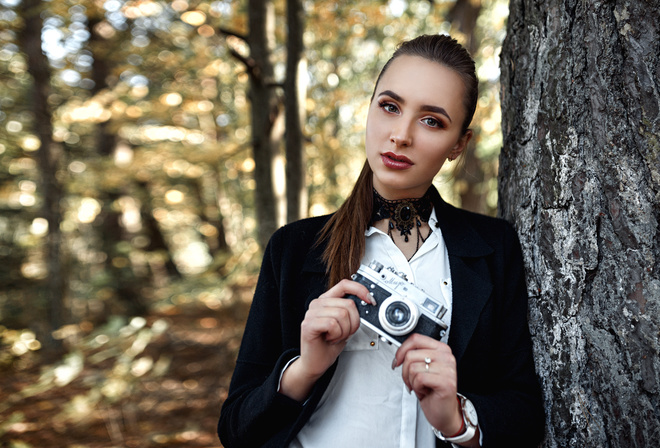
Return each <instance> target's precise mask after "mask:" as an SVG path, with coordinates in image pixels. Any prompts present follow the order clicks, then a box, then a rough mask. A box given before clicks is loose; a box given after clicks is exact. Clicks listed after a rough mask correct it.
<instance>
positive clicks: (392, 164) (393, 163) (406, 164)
mask: <svg viewBox="0 0 660 448" xmlns="http://www.w3.org/2000/svg"><path fill="white" fill-rule="evenodd" d="M380 157H381V159H382V161H383V164H384V165H385V166H386V167H388V168H391V169H395V170H403V169H406V168H410V167H411V166H413V165H414V164H413V162H412V160H410V159H409V158H408V157H406V156H404V155H401V154H394V153H393V152H386V153H384V154H381V156H380Z"/></svg>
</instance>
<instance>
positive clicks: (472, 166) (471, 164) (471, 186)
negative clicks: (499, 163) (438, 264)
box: [447, 0, 486, 213]
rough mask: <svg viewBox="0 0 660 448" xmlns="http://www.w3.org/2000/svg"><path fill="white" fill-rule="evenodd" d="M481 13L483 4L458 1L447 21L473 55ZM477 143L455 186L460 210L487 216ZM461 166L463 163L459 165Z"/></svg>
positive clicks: (467, 153) (467, 155)
mask: <svg viewBox="0 0 660 448" xmlns="http://www.w3.org/2000/svg"><path fill="white" fill-rule="evenodd" d="M480 12H481V0H456V3H454V6H452V8H451V10H450V11H449V13H447V20H449V21H450V22H451V23H452V25H453V26H455V27H456V28H458V31H460V32H461V33H463V35H464V36H465V47H466V48H467V50H468V51H469V52H470V54H471V55H473V57H474V55H476V53H477V51H478V50H479V41H478V40H477V38H476V37H475V33H474V31H475V29H476V28H477V19H478V18H479V13H480ZM475 143H476V139H473V141H472V142H471V143H470V148H468V149H469V150H468V151H465V152H464V153H463V156H462V157H463V159H464V164H463V166H462V169H459V170H458V171H457V173H456V176H455V177H456V184H457V185H459V186H460V188H459V192H460V196H461V208H464V209H466V210H470V211H473V212H479V213H484V211H485V210H486V189H484V188H482V184H483V182H484V178H485V174H484V170H483V168H482V167H481V161H480V160H479V158H478V157H477V155H476V153H475V151H474V147H475ZM459 163H460V162H459Z"/></svg>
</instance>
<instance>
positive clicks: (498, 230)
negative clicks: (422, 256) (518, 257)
mask: <svg viewBox="0 0 660 448" xmlns="http://www.w3.org/2000/svg"><path fill="white" fill-rule="evenodd" d="M438 220H439V223H440V227H441V228H442V232H443V236H444V237H445V242H446V243H447V247H448V249H449V251H450V253H454V254H456V255H459V256H468V257H475V256H483V255H487V254H489V253H490V254H492V253H493V252H495V253H497V252H501V251H505V252H508V251H509V250H510V249H512V248H513V249H515V248H516V247H517V246H518V245H519V243H518V236H517V234H516V232H515V230H514V228H513V226H512V225H511V224H510V223H509V222H507V221H505V220H504V219H501V218H496V217H492V216H486V215H482V214H479V213H474V212H470V211H467V210H463V209H459V208H457V207H454V206H452V205H449V204H447V203H443V204H441V205H440V213H439V215H438Z"/></svg>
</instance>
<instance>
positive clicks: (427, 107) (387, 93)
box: [378, 90, 452, 127]
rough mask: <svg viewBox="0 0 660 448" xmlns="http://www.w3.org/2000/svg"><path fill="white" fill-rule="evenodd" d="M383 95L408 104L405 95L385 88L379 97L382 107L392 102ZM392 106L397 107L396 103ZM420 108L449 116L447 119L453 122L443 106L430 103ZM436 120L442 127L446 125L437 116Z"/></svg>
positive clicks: (423, 110)
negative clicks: (402, 95)
mask: <svg viewBox="0 0 660 448" xmlns="http://www.w3.org/2000/svg"><path fill="white" fill-rule="evenodd" d="M383 96H388V97H390V98H392V99H393V100H394V101H396V102H398V103H400V104H406V100H405V99H404V98H403V97H401V95H398V94H397V93H395V92H393V91H391V90H384V91H382V92H381V93H379V94H378V98H379V100H378V106H379V107H381V108H385V107H387V106H388V105H390V104H392V103H390V102H388V101H387V100H385V99H381V97H383ZM392 106H394V107H396V105H394V104H392ZM419 110H420V111H422V112H433V113H437V114H440V115H443V116H444V117H446V118H447V120H449V123H452V120H451V117H450V116H449V114H448V113H447V111H446V110H445V109H444V108H443V107H440V106H433V105H430V104H423V105H422V106H420V108H419ZM434 120H436V121H437V122H438V123H439V124H440V125H441V127H444V126H442V122H441V120H438V119H437V118H434Z"/></svg>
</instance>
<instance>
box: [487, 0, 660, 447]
mask: <svg viewBox="0 0 660 448" xmlns="http://www.w3.org/2000/svg"><path fill="white" fill-rule="evenodd" d="M658 11H660V1H658V0H649V1H642V0H632V1H623V0H613V1H609V2H601V1H586V2H585V1H575V0H569V1H565V0H561V1H560V0H550V1H541V0H512V1H511V4H510V17H509V22H508V34H507V38H506V40H505V42H504V46H503V50H502V57H501V69H502V77H501V81H502V109H503V117H502V127H503V137H504V148H503V149H502V152H501V155H500V173H499V180H500V184H499V197H500V204H499V212H500V214H501V215H502V216H503V217H504V218H506V219H508V220H510V221H511V222H513V223H514V225H515V226H516V227H517V230H518V232H519V234H520V237H521V244H522V246H523V250H524V253H525V260H526V264H527V269H528V275H527V278H528V289H529V294H530V328H531V331H532V334H533V338H534V346H535V352H536V363H537V370H538V373H539V375H540V376H541V379H542V383H543V389H544V393H545V403H546V405H545V407H546V413H547V437H546V441H545V444H544V446H547V447H585V446H589V447H596V446H598V447H642V446H644V447H649V446H659V445H660V390H659V387H658V380H659V372H660V357H659V356H658V352H659V351H660V344H659V342H658V334H659V333H658V331H659V328H660V274H659V271H658V267H657V266H658V262H659V261H660V231H659V228H658V222H659V220H660V92H659V91H660V20H659V16H658Z"/></svg>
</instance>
